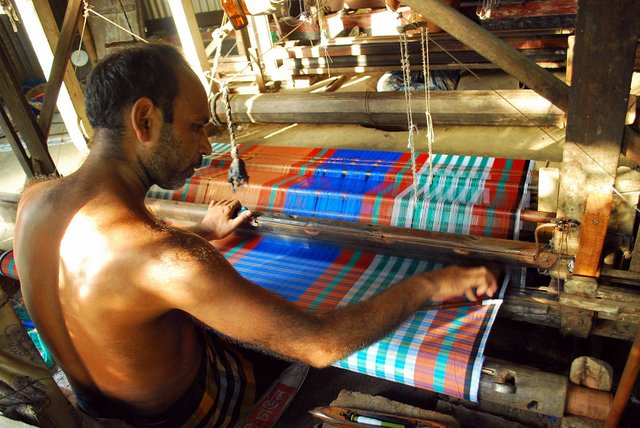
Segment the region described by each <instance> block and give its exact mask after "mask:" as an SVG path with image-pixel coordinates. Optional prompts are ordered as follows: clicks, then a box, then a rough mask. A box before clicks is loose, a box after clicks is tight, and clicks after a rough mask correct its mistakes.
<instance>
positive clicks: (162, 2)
mask: <svg viewBox="0 0 640 428" xmlns="http://www.w3.org/2000/svg"><path fill="white" fill-rule="evenodd" d="M191 4H193V9H194V10H195V12H196V13H202V12H213V11H216V10H222V3H221V1H220V0H192V1H191ZM140 6H141V9H142V11H143V13H144V17H145V19H160V18H168V17H170V16H171V9H169V3H167V0H148V1H142V2H140Z"/></svg>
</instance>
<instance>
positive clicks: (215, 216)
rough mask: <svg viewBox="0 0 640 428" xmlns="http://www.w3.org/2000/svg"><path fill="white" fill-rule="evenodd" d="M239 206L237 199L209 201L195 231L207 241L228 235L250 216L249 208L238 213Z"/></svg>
mask: <svg viewBox="0 0 640 428" xmlns="http://www.w3.org/2000/svg"><path fill="white" fill-rule="evenodd" d="M241 207H242V205H241V204H240V201H237V200H226V199H225V200H221V201H211V202H209V208H208V209H207V213H206V214H205V216H204V219H202V223H201V224H200V227H199V228H198V230H197V231H196V233H198V235H200V236H202V237H203V238H205V239H207V240H209V241H212V240H215V239H222V238H224V237H226V236H228V235H229V234H231V232H233V231H234V230H236V228H237V227H238V226H240V224H241V223H242V222H243V221H245V220H247V219H249V218H250V217H251V211H249V210H246V211H242V212H240V213H238V212H239V211H240V208H241ZM236 214H237V216H236Z"/></svg>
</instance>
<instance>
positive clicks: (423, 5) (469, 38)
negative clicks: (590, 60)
mask: <svg viewBox="0 0 640 428" xmlns="http://www.w3.org/2000/svg"><path fill="white" fill-rule="evenodd" d="M403 3H405V4H407V5H408V6H410V7H411V8H412V9H413V10H415V11H416V12H418V13H420V14H422V15H423V16H425V17H427V18H428V19H429V21H431V22H433V23H434V24H436V25H437V26H438V27H440V28H442V29H443V30H444V31H446V32H447V33H449V34H450V35H452V36H453V37H455V38H456V39H458V40H460V41H461V42H462V43H464V44H465V45H467V46H469V47H470V48H471V49H473V50H475V51H476V52H477V53H479V54H480V55H482V56H483V57H485V58H486V59H488V60H489V61H491V62H493V63H494V64H496V65H498V66H499V67H500V68H502V69H503V70H504V71H506V72H507V73H509V74H511V75H512V76H513V77H515V78H516V79H518V80H520V81H521V82H522V83H524V84H525V85H527V86H528V87H529V88H531V89H533V90H534V91H536V92H537V93H539V94H540V95H542V96H543V97H545V98H546V99H548V100H549V101H551V102H552V103H553V104H554V105H555V106H557V107H558V108H560V109H561V110H562V111H567V109H568V106H569V103H568V100H569V87H568V86H567V84H566V83H564V82H562V81H561V80H560V79H558V78H557V77H555V76H554V75H553V74H551V73H550V72H548V71H546V70H545V69H543V68H541V67H539V66H538V65H537V64H536V63H535V62H534V61H532V60H531V59H529V58H527V57H525V56H524V55H522V54H521V53H520V52H518V51H517V50H516V49H514V48H512V47H511V46H509V45H508V44H507V43H505V42H504V41H502V40H500V39H499V38H498V37H496V36H494V35H493V34H491V33H490V32H489V31H487V30H485V29H483V28H482V27H480V26H479V25H478V24H476V23H474V22H473V21H471V20H470V19H468V18H467V17H465V16H464V15H462V14H461V13H460V12H458V11H456V10H455V9H453V8H452V7H450V6H448V5H446V4H444V3H443V2H441V1H440V0H404V1H403ZM626 88H628V86H627V87H626Z"/></svg>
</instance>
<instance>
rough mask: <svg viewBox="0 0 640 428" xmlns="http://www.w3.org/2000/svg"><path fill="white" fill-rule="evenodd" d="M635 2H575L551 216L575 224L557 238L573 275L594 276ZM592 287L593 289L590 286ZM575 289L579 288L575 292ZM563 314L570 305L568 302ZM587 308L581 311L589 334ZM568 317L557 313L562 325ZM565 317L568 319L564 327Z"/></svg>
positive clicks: (625, 90)
mask: <svg viewBox="0 0 640 428" xmlns="http://www.w3.org/2000/svg"><path fill="white" fill-rule="evenodd" d="M639 15H640V2H638V1H636V0H620V1H616V2H602V1H600V0H580V1H579V3H578V16H577V22H576V39H575V47H574V53H573V77H572V81H571V88H570V94H569V110H568V119H567V134H566V142H565V145H564V152H563V159H562V169H561V179H560V196H559V200H558V212H557V215H558V217H567V218H570V219H573V220H577V221H579V222H580V223H581V226H580V227H577V228H573V229H569V230H567V231H565V232H563V235H562V236H560V233H558V235H557V236H556V240H555V242H556V245H557V248H558V249H560V246H561V245H562V248H561V249H562V251H563V252H565V253H569V254H572V255H575V256H576V261H575V268H574V275H576V276H580V277H586V278H595V277H597V276H598V275H599V263H600V259H601V257H600V254H601V252H602V243H603V241H604V235H605V233H606V230H607V223H608V218H609V214H610V211H611V202H612V200H613V190H612V186H613V185H614V183H615V178H616V172H617V168H618V162H619V156H620V151H621V148H622V139H623V134H624V130H625V126H624V121H625V115H626V110H627V105H628V98H629V87H630V84H631V74H632V72H633V65H634V59H635V50H636V43H637V36H638V22H639V21H638V19H637V17H638V16H639ZM590 290H591V292H595V289H593V288H590ZM578 291H579V290H578ZM565 312H567V315H571V314H569V312H571V311H570V308H567V311H565ZM591 315H593V314H585V313H582V314H580V316H579V317H578V318H579V319H581V320H582V322H581V324H582V328H581V329H580V330H581V331H582V332H583V333H582V335H584V334H585V333H587V334H588V330H589V328H590V323H588V322H586V321H587V318H588V317H590V316H591ZM569 320H575V317H572V316H566V317H565V316H564V313H563V329H564V330H565V331H574V330H575V329H574V328H572V327H571V324H573V323H574V322H569ZM564 321H567V323H566V325H564Z"/></svg>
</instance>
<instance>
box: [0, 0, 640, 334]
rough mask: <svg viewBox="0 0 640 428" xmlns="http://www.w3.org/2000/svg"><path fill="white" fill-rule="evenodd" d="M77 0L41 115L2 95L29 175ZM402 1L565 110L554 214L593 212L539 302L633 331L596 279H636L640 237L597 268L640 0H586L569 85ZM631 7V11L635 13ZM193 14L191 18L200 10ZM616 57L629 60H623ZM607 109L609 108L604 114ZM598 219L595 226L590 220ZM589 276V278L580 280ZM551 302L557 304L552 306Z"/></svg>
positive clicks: (568, 321)
mask: <svg viewBox="0 0 640 428" xmlns="http://www.w3.org/2000/svg"><path fill="white" fill-rule="evenodd" d="M80 3H81V2H80V1H79V0H70V1H69V3H68V7H67V13H66V14H65V20H64V23H63V26H62V30H61V32H60V39H59V42H58V44H57V48H56V55H55V60H54V66H53V68H52V71H51V75H50V78H49V84H48V87H47V94H46V97H45V99H46V100H47V101H48V102H45V106H44V107H43V111H42V114H41V116H40V121H39V123H36V122H35V121H34V120H33V118H32V117H30V116H29V112H28V108H25V105H26V104H24V103H22V104H21V103H13V101H7V100H5V102H7V104H8V106H9V107H10V108H11V112H12V113H13V115H14V120H15V121H16V122H17V123H18V127H19V129H20V132H21V133H22V135H23V138H24V140H25V143H26V145H27V147H28V149H29V152H30V153H31V157H29V156H28V155H27V154H26V153H25V151H24V149H22V147H21V145H20V143H19V141H17V136H16V134H15V131H13V132H12V131H11V126H10V123H9V120H8V118H6V117H4V115H3V118H2V123H0V124H1V125H2V126H3V129H5V128H7V129H10V131H9V132H6V134H7V135H8V136H9V137H10V138H9V139H10V141H11V142H12V146H13V147H14V150H15V152H16V155H17V157H18V159H19V160H20V162H21V165H22V166H23V168H24V169H25V171H26V172H27V175H29V176H31V175H34V174H41V173H47V174H51V173H53V174H55V173H56V169H55V165H54V164H53V161H52V160H51V158H50V156H49V154H48V149H47V146H46V140H47V135H48V131H49V127H50V124H51V117H52V113H53V109H54V104H55V103H54V102H53V100H55V95H56V94H57V92H58V91H59V88H60V85H61V82H62V78H63V76H64V70H65V69H66V67H67V63H68V58H69V55H70V45H71V39H72V37H73V33H74V31H73V29H74V28H75V25H76V22H77V19H78V16H79V9H80ZM405 3H406V4H407V5H409V6H411V7H412V8H413V9H414V10H415V11H417V12H419V13H421V14H422V15H424V16H428V17H429V19H430V20H431V21H432V22H434V23H435V24H436V25H438V26H439V27H441V28H443V29H444V30H445V31H447V32H448V33H449V34H451V35H453V36H454V37H456V38H457V39H458V40H460V41H461V42H462V43H464V44H466V45H468V46H469V47H471V48H473V49H474V50H475V51H476V52H478V53H479V54H481V55H483V56H485V57H486V58H487V59H489V60H491V61H492V62H493V63H495V64H496V65H498V66H500V68H502V69H503V70H504V71H506V72H507V73H509V74H511V75H513V76H514V77H516V78H517V79H518V80H520V81H521V82H523V83H524V84H525V85H527V86H528V87H530V88H531V89H532V90H534V91H536V92H538V93H539V94H540V95H542V96H543V97H545V98H546V99H548V100H550V101H551V102H552V103H553V104H554V105H556V106H557V107H558V108H559V109H560V110H562V111H564V112H565V113H567V116H568V122H567V140H568V141H569V142H570V143H571V144H565V148H564V161H563V163H562V172H563V174H562V178H561V186H560V200H559V209H558V213H557V215H558V217H570V218H572V219H575V220H578V221H582V220H584V219H585V218H586V219H589V224H586V225H585V226H584V230H585V231H588V234H587V233H583V234H582V235H581V234H580V231H579V230H578V229H576V230H574V231H572V232H571V234H570V237H569V239H570V240H571V241H572V244H571V245H570V246H571V247H572V254H575V256H576V264H577V266H578V267H579V270H578V272H579V273H580V274H581V275H580V277H579V278H576V279H577V281H576V284H578V285H577V286H575V287H574V288H571V289H570V290H568V291H570V292H567V291H565V292H563V293H562V295H561V296H560V303H559V304H558V303H557V302H553V300H552V299H548V300H547V301H545V302H543V303H542V305H543V306H546V307H547V312H546V313H545V314H544V316H551V317H552V318H553V317H556V318H557V320H558V322H559V324H560V326H561V328H562V330H563V331H564V332H568V333H572V334H576V335H578V336H582V337H585V336H588V335H589V334H591V333H594V332H595V333H598V328H599V327H598V326H597V325H595V323H594V321H595V320H596V319H598V318H599V319H600V320H603V321H605V322H606V321H610V322H612V323H615V322H619V321H623V322H625V323H627V327H625V328H626V329H627V333H626V334H624V336H625V337H626V338H629V337H631V336H632V335H633V325H635V324H637V323H638V322H640V313H637V312H635V311H627V310H626V309H625V305H624V304H623V303H624V301H625V300H628V299H631V301H633V302H635V301H637V296H635V293H627V294H625V293H619V292H617V291H614V290H610V289H608V288H607V287H601V286H598V280H599V278H601V277H603V276H606V275H607V274H609V275H611V276H612V277H615V278H621V277H624V278H626V279H627V280H628V281H631V282H634V281H637V280H638V279H639V278H640V245H636V246H635V248H634V251H633V258H632V263H631V268H630V269H629V271H625V272H611V270H603V271H600V269H599V262H600V254H601V251H602V241H603V237H604V234H606V231H607V222H608V220H609V216H608V212H609V210H610V204H611V198H612V197H613V195H612V191H611V189H610V188H607V187H606V186H605V187H604V188H602V186H601V184H602V181H603V180H604V181H608V180H609V178H610V177H615V174H616V168H617V165H618V157H619V154H620V153H622V154H624V155H625V156H626V157H627V158H628V159H630V160H633V161H635V162H639V161H640V135H639V134H638V133H637V132H635V131H634V130H633V129H631V128H630V127H628V126H624V115H625V114H626V108H627V104H626V99H625V97H626V95H627V94H625V93H624V91H625V89H624V88H626V87H628V85H625V84H624V83H626V82H628V81H630V75H631V71H632V70H633V61H631V58H632V55H631V54H630V53H631V52H633V53H634V52H635V48H636V45H637V35H638V28H637V27H636V28H634V26H633V25H619V24H618V23H619V21H620V20H624V18H625V15H630V16H638V15H640V10H639V6H638V5H637V4H634V3H637V2H634V1H633V0H624V1H620V2H616V6H615V7H611V6H610V5H604V4H603V2H598V1H597V0H580V3H579V4H580V11H579V13H578V22H577V25H576V33H577V37H576V47H575V52H576V54H575V55H576V56H575V59H574V61H575V62H574V70H573V76H574V77H573V85H572V86H571V87H569V86H568V85H566V84H565V83H563V82H562V81H560V80H559V79H557V78H556V77H555V76H553V75H552V74H551V73H549V72H548V71H546V70H544V69H543V68H541V67H539V66H538V65H537V64H535V63H534V62H533V61H531V60H529V59H527V58H526V57H524V56H523V55H522V54H520V53H519V52H517V51H516V50H515V49H513V48H511V47H509V46H508V45H506V44H505V43H503V42H501V41H500V40H499V39H498V38H496V37H495V36H493V35H492V34H491V33H490V32H488V31H486V30H484V29H482V28H480V27H479V26H477V25H476V24H474V23H473V22H471V21H470V20H468V19H467V18H465V17H464V16H462V15H461V14H459V13H458V12H456V11H455V10H453V9H451V8H450V7H448V6H446V5H444V4H443V3H441V2H440V1H438V0H405ZM634 8H635V9H634ZM629 10H631V11H632V12H631V13H630V12H629ZM633 11H635V12H633ZM191 18H193V19H194V21H193V22H195V18H194V17H191ZM587 22H596V23H597V25H595V26H594V28H587ZM607 40H608V41H610V42H614V45H616V46H617V48H616V51H615V52H612V51H611V50H610V49H605V48H604V46H605V42H606V41H607ZM0 53H1V52H0ZM595 56H597V57H599V59H600V61H599V62H598V63H594V62H590V61H589V58H591V57H595ZM620 58H622V59H623V61H620V60H619V59H620ZM5 62H7V61H5ZM3 68H4V69H6V70H8V69H9V68H8V67H3ZM1 77H2V78H3V79H4V80H3V82H5V83H4V84H3V86H1V87H0V89H2V92H3V94H5V98H8V97H7V96H6V94H8V93H9V91H10V90H11V87H12V85H13V87H15V86H16V85H15V79H14V78H12V77H11V76H10V74H9V73H5V74H3V75H2V76H1ZM607 80H609V81H614V82H622V83H623V84H618V87H619V88H623V89H622V90H621V91H616V88H614V87H611V86H607V85H592V84H591V82H593V81H596V82H606V81H607ZM603 99H604V100H607V101H608V106H607V107H608V108H606V107H605V108H603V107H602V106H600V105H598V104H597V102H600V101H601V100H603ZM595 100H598V101H597V102H596V101H595ZM590 101H591V102H590ZM76 108H77V107H76ZM603 111H604V114H602V113H603ZM586 117H590V118H591V121H592V122H593V121H595V122H597V123H596V124H595V125H596V126H598V127H599V128H600V129H601V130H602V131H603V132H604V133H605V135H606V136H607V143H606V144H605V145H601V144H600V142H599V140H596V139H595V138H594V135H593V132H592V131H593V129H594V128H593V126H591V125H594V124H593V123H587V121H586V120H585V119H584V118H586ZM573 143H575V144H573ZM576 145H580V146H581V148H580V149H579V150H576V148H575V147H576ZM594 157H595V158H598V159H599V160H601V162H599V164H598V165H591V166H589V162H588V159H590V158H594ZM603 163H604V164H605V165H606V168H605V169H606V174H605V175H603V174H602V171H600V170H599V169H601V167H600V165H601V164H603ZM585 168H586V173H585ZM585 177H586V180H587V185H588V186H590V187H593V188H598V186H600V187H599V188H600V189H601V190H602V191H601V192H599V193H598V194H597V195H595V196H592V197H589V196H588V194H586V192H582V193H579V192H575V188H576V184H575V183H576V181H578V182H583V181H584V180H585ZM594 177H595V178H594ZM594 225H597V226H598V227H595V228H594V227H593V226H594ZM585 236H588V237H594V236H595V237H596V239H585ZM638 238H640V236H639V237H638ZM583 277H584V278H586V279H587V280H586V281H584V280H583ZM589 279H591V280H589ZM594 281H595V287H591V286H586V287H584V286H581V285H580V284H582V283H583V282H584V283H586V284H593V282H594ZM518 299H521V301H520V304H522V305H524V306H520V307H530V306H527V305H529V304H530V302H529V301H528V300H527V299H526V297H523V296H519V297H516V298H515V299H514V301H513V302H512V303H514V304H515V306H514V307H516V308H517V307H518ZM543 300H544V299H543ZM549 308H553V309H551V312H549V310H550V309H549ZM516 313H517V310H514V314H516ZM540 315H542V314H540ZM605 330H607V327H604V328H602V330H601V331H600V333H602V332H603V331H605Z"/></svg>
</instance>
